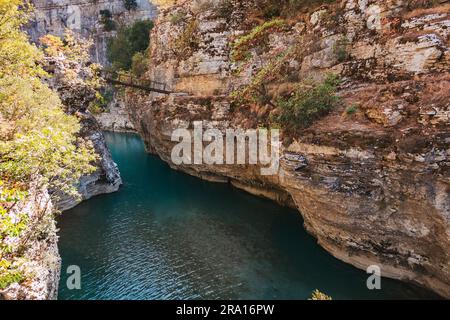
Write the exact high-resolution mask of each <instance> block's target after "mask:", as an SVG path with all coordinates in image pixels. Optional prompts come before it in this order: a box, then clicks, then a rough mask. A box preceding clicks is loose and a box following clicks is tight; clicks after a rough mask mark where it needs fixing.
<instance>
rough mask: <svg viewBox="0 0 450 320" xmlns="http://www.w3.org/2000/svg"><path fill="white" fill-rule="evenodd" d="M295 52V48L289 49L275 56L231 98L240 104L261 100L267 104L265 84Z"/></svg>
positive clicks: (232, 94) (233, 93)
mask: <svg viewBox="0 0 450 320" xmlns="http://www.w3.org/2000/svg"><path fill="white" fill-rule="evenodd" d="M295 50H296V49H295V47H291V48H289V49H288V50H286V51H284V52H281V53H279V54H278V55H276V56H275V57H274V58H273V59H271V60H270V61H269V62H268V63H267V65H265V66H264V67H263V68H262V69H261V70H259V71H258V72H257V73H256V75H255V76H254V77H253V78H252V80H251V82H250V83H249V84H248V85H246V86H244V87H242V88H240V89H239V90H236V91H234V92H232V93H231V98H233V99H234V100H235V101H236V102H240V103H241V104H242V103H245V102H254V103H258V102H261V100H262V101H265V102H269V101H268V100H269V99H268V97H266V96H265V87H264V86H265V82H267V81H270V79H271V78H272V77H274V76H275V74H277V73H278V72H279V70H280V69H281V67H282V66H283V64H284V63H285V62H286V61H288V60H289V59H290V58H291V57H292V55H293V54H295ZM258 100H259V101H258Z"/></svg>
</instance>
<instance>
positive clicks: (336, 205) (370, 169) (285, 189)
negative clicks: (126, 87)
mask: <svg viewBox="0 0 450 320" xmlns="http://www.w3.org/2000/svg"><path fill="white" fill-rule="evenodd" d="M200 2H201V1H200ZM228 2H229V3H230V4H231V5H229V6H228V7H227V10H224V9H223V8H221V9H219V6H220V5H219V4H214V3H217V1H216V2H215V1H212V2H211V1H210V2H209V5H208V6H202V7H201V10H198V6H199V5H198V3H199V1H185V2H182V3H181V4H179V5H177V6H175V7H173V8H171V9H169V10H167V11H165V12H162V13H161V15H160V17H159V18H158V21H157V24H156V27H155V28H154V30H153V33H152V35H151V37H152V46H151V65H150V71H149V72H148V73H147V74H146V77H147V78H149V79H152V80H155V81H160V82H165V83H167V84H168V85H169V87H171V88H172V90H173V91H174V92H177V93H176V94H172V95H171V96H169V97H165V96H162V95H157V94H154V95H150V96H148V95H144V94H142V93H139V92H132V91H130V92H128V95H127V104H128V107H129V109H130V112H131V113H132V120H133V122H134V124H135V126H136V128H137V130H138V131H139V132H140V133H141V135H142V136H143V137H144V139H145V141H146V144H147V147H148V149H149V151H151V152H153V153H156V154H158V155H159V156H161V158H162V159H164V160H165V161H167V162H168V163H169V164H170V165H171V166H172V167H173V168H175V169H179V170H183V171H185V172H188V173H190V174H193V175H196V176H199V177H201V178H204V179H209V180H214V181H222V182H230V183H232V184H233V185H235V186H236V187H239V188H242V189H245V190H247V191H249V192H251V193H254V194H257V195H261V196H265V197H268V198H271V199H274V200H276V201H278V202H280V203H285V204H289V205H294V206H296V207H297V208H298V209H299V211H300V212H301V214H302V215H303V217H304V220H305V226H306V228H307V230H308V231H309V232H310V233H311V234H313V235H314V236H315V237H316V238H317V239H318V242H319V244H320V245H322V246H323V247H324V248H325V249H326V250H328V251H329V252H330V253H331V254H333V255H334V256H336V257H337V258H339V259H341V260H343V261H346V262H348V263H351V264H353V265H355V266H356V267H359V268H362V269H365V268H367V267H368V266H369V265H373V264H377V265H379V266H380V267H381V270H382V275H384V276H387V277H392V278H398V279H402V280H407V281H411V282H414V283H417V284H420V285H422V286H425V287H428V288H430V289H432V290H434V291H436V292H438V293H439V294H441V295H442V296H444V297H447V298H450V249H449V248H450V174H449V172H450V171H449V168H450V130H449V129H450V74H449V70H450V28H449V27H450V15H449V14H450V4H449V1H440V3H438V4H436V5H435V6H434V7H431V8H420V6H418V7H416V8H412V7H411V6H410V5H408V2H407V1H374V0H364V1H355V0H347V1H337V2H336V3H335V4H332V5H325V6H321V7H317V8H314V9H312V10H309V11H308V12H306V13H304V14H299V15H298V16H297V17H296V18H291V19H290V20H289V22H288V26H287V27H283V28H280V29H278V30H274V31H273V32H271V33H270V34H269V35H268V38H267V39H266V40H265V41H264V45H262V46H258V45H255V46H254V47H253V48H252V49H251V50H250V52H251V55H250V56H249V57H248V59H247V60H246V61H245V62H234V61H233V60H232V59H231V58H230V50H231V49H230V43H231V42H232V41H233V39H236V38H237V37H238V36H239V35H242V34H247V33H249V31H250V30H251V28H252V27H254V26H255V25H257V24H259V23H260V22H257V21H252V20H251V17H252V15H251V13H252V10H253V4H252V2H251V1H245V2H242V1H232V0H230V1H228ZM180 16H181V17H183V19H181V21H179V20H180V19H176V17H180ZM187 36H188V38H189V41H187V42H186V41H185V40H183V39H185V38H186V37H187ZM343 39H345V40H343ZM183 41H184V42H183ZM186 43H187V45H186ZM292 48H293V49H292ZM289 50H291V51H293V52H294V54H292V55H289V56H287V58H286V55H283V53H284V52H288V51H289ZM280 56H281V57H283V59H278V60H277V57H280ZM277 63H279V68H278V69H276V70H277V71H276V73H277V75H276V76H274V75H267V77H266V82H267V86H266V88H267V91H268V92H269V94H270V95H271V96H272V98H273V99H272V101H274V99H276V97H278V96H282V95H283V94H285V92H286V91H288V90H289V88H290V87H292V85H293V84H295V83H296V82H298V81H301V80H302V79H305V78H308V77H313V78H317V79H320V78H322V77H323V75H324V74H325V73H328V72H334V73H337V74H339V75H340V77H341V78H342V80H343V84H342V85H341V87H340V91H339V95H340V96H341V97H343V99H344V100H345V102H346V103H345V105H347V106H350V105H357V106H358V107H357V110H358V111H357V112H356V113H355V114H353V115H349V114H348V113H347V112H346V107H345V106H342V107H339V108H337V109H336V110H334V111H333V112H331V114H329V115H328V116H326V117H324V118H323V119H321V120H319V121H317V122H315V123H314V124H313V125H312V126H311V127H309V128H308V129H305V130H302V131H301V133H296V134H294V133H293V132H286V131H285V132H283V134H284V137H285V139H284V141H285V145H284V149H283V155H282V158H281V168H280V170H279V172H278V174H277V175H274V176H261V175H260V170H259V168H257V167H254V166H219V165H197V166H185V165H183V166H176V165H174V164H173V163H171V160H170V154H171V150H172V147H173V146H174V144H175V143H174V142H172V141H171V134H172V131H173V130H174V129H177V128H192V122H193V121H198V120H202V121H203V123H204V127H215V128H218V129H221V130H224V129H226V128H257V127H258V126H264V125H267V124H268V119H270V115H271V114H273V113H274V112H276V110H274V108H273V106H271V104H270V103H269V104H254V105H251V104H250V105H239V104H236V103H235V102H232V101H231V99H230V98H229V95H230V93H231V92H232V91H233V90H235V89H238V88H239V87H240V86H241V85H246V84H249V83H251V81H252V80H253V79H254V76H255V74H256V73H257V72H258V70H260V69H261V68H263V67H264V66H267V65H269V64H277ZM280 74H281V75H283V76H282V77H280Z"/></svg>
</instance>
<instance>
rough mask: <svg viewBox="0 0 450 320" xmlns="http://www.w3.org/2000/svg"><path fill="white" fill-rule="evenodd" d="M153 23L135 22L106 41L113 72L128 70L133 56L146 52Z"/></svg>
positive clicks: (148, 21) (145, 21)
mask: <svg viewBox="0 0 450 320" xmlns="http://www.w3.org/2000/svg"><path fill="white" fill-rule="evenodd" d="M152 28H153V22H152V21H150V20H143V21H137V22H135V23H134V24H133V25H132V26H130V27H122V28H119V30H118V32H117V35H116V37H114V38H111V39H109V40H108V43H107V56H108V59H109V61H110V62H111V63H112V67H113V69H114V70H116V71H117V70H130V69H131V66H132V63H133V56H134V55H135V54H136V53H138V52H143V51H144V50H146V49H147V48H148V46H149V43H150V36H149V34H150V30H151V29H152Z"/></svg>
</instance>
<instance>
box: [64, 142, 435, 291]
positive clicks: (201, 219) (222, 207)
mask: <svg viewBox="0 0 450 320" xmlns="http://www.w3.org/2000/svg"><path fill="white" fill-rule="evenodd" d="M106 138H107V143H108V145H109V147H110V149H111V153H112V155H113V158H114V160H115V161H116V162H117V163H118V165H119V168H120V171H121V173H122V178H123V180H124V186H123V187H122V188H121V190H120V191H119V192H117V193H114V194H109V195H103V196H99V197H96V198H94V199H91V200H89V201H85V202H83V203H82V204H80V205H79V206H77V207H76V208H74V209H72V210H70V211H67V212H64V214H63V215H61V217H59V219H58V227H59V228H60V232H59V234H60V242H59V248H60V253H61V256H62V262H63V268H62V274H61V282H60V288H59V298H60V299H307V298H309V297H310V296H311V293H312V291H313V290H315V289H319V290H321V291H322V292H324V293H326V294H328V295H330V296H332V297H333V299H394V298H396V299H405V298H413V299H418V298H433V297H434V296H433V294H431V293H429V292H428V291H426V290H423V289H421V288H418V287H415V286H411V285H409V284H406V283H402V282H399V281H394V280H390V279H384V278H383V279H382V282H381V284H382V289H381V290H372V291H371V290H368V289H367V286H366V280H367V277H368V275H367V274H366V273H365V272H364V271H361V270H358V269H355V268H353V267H351V266H350V265H347V264H344V263H343V262H340V261H338V260H337V259H335V258H333V257H332V256H331V255H329V254H328V253H327V252H325V251H324V250H323V249H322V248H321V247H320V246H319V245H317V243H316V241H315V239H314V238H313V237H311V236H310V235H308V234H307V233H306V232H305V230H304V228H303V221H302V218H301V215H300V214H299V213H298V212H297V211H296V210H292V209H288V208H283V207H281V206H278V205H277V204H275V203H273V202H271V201H269V200H265V199H260V198H257V197H254V196H252V195H249V194H247V193H245V192H243V191H239V190H236V189H234V188H233V187H231V186H229V185H226V184H216V183H210V182H205V181H202V180H200V179H197V178H195V177H191V176H188V175H185V174H183V173H180V172H177V171H174V170H171V169H170V168H169V167H168V166H167V165H166V164H165V163H163V162H162V161H161V160H160V159H159V158H157V157H155V156H151V155H148V154H147V153H146V152H145V150H144V145H143V143H142V141H141V139H140V138H139V137H138V136H136V135H132V134H116V133H115V134H113V133H107V134H106ZM70 265H76V266H79V267H80V270H81V289H79V290H76V289H75V290H69V289H68V287H67V285H66V281H67V278H68V276H69V275H70V274H67V273H66V270H67V267H68V266H70Z"/></svg>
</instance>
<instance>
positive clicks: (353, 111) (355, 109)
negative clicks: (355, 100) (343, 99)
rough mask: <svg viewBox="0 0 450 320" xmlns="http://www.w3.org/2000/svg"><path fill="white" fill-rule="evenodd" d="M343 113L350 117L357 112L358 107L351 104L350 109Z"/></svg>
mask: <svg viewBox="0 0 450 320" xmlns="http://www.w3.org/2000/svg"><path fill="white" fill-rule="evenodd" d="M345 112H346V113H347V114H348V115H349V116H350V115H352V114H355V113H356V112H358V105H357V104H352V105H351V106H350V107H348V108H347V110H345Z"/></svg>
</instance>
